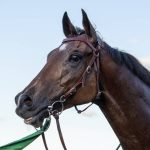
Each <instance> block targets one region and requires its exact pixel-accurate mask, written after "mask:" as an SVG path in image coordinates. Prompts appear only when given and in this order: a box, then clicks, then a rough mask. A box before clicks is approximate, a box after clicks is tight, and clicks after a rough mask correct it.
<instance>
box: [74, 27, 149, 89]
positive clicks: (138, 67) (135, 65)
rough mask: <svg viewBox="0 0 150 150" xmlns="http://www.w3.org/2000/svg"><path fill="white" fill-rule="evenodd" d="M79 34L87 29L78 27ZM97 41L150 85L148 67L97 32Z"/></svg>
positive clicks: (114, 58) (121, 63)
mask: <svg viewBox="0 0 150 150" xmlns="http://www.w3.org/2000/svg"><path fill="white" fill-rule="evenodd" d="M76 30H77V33H78V34H79V35H81V34H85V31H84V30H82V29H80V28H78V27H77V28H76ZM97 41H98V43H100V44H103V46H104V47H105V48H106V50H107V52H108V53H109V54H110V56H111V57H112V59H113V60H114V61H115V62H116V63H117V64H119V65H125V66H126V67H127V68H128V69H129V70H130V71H131V72H132V73H133V74H134V75H135V76H137V77H138V78H139V79H140V80H141V81H143V82H144V83H145V84H146V85H148V86H150V72H149V70H148V69H146V68H145V67H144V66H143V65H142V64H141V63H140V62H139V61H138V60H137V59H136V58H135V57H134V56H132V55H130V54H128V53H126V52H123V51H120V50H118V49H116V48H112V47H111V46H109V45H108V44H107V43H105V42H104V41H103V40H102V38H101V37H100V36H99V35H98V34H97Z"/></svg>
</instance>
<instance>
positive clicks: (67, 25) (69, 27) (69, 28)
mask: <svg viewBox="0 0 150 150" xmlns="http://www.w3.org/2000/svg"><path fill="white" fill-rule="evenodd" d="M62 25H63V31H64V34H65V36H66V37H69V35H77V31H76V29H75V27H74V26H73V24H72V23H71V21H70V19H69V17H68V14H67V12H65V13H64V16H63V19H62Z"/></svg>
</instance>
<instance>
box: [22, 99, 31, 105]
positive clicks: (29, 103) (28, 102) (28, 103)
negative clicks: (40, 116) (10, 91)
mask: <svg viewBox="0 0 150 150" xmlns="http://www.w3.org/2000/svg"><path fill="white" fill-rule="evenodd" d="M24 104H25V105H27V106H32V100H31V98H30V97H28V98H26V99H25V100H24Z"/></svg>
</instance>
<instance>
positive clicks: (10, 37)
mask: <svg viewBox="0 0 150 150" xmlns="http://www.w3.org/2000/svg"><path fill="white" fill-rule="evenodd" d="M81 8H83V9H84V10H85V11H86V12H87V14H88V16H89V18H90V20H91V22H92V23H93V25H94V26H95V27H96V30H97V31H99V33H100V35H101V36H102V37H103V39H104V40H105V41H106V42H107V43H108V44H109V45H111V46H112V47H116V48H119V49H120V50H123V51H126V52H128V53H130V54H132V55H133V56H135V57H136V58H138V59H139V60H140V61H141V62H142V63H143V65H144V66H145V67H147V68H150V29H149V27H150V1H149V0H142V1H140V0H132V1H131V0H126V1H120V0H105V1H102V0H95V1H90V0H89V1H88V0H86V1H85V0H82V1H81V0H76V1H69V0H62V1H60V0H55V1H50V0H43V1H42V0H22V1H20V0H13V1H12V0H0V95H1V96H0V133H1V134H0V145H3V144H6V143H9V142H11V141H13V140H16V139H19V138H21V137H23V136H26V135H28V134H30V133H33V132H34V131H35V129H34V128H33V127H32V126H29V125H25V124H24V122H23V120H22V119H21V118H19V117H18V116H17V115H16V114H15V108H16V106H15V103H14V97H15V95H16V94H17V93H18V92H19V91H21V90H22V89H24V88H25V86H27V85H28V84H29V82H30V81H31V80H32V79H33V78H34V77H35V75H36V74H37V73H38V72H39V71H40V69H41V68H42V67H43V66H44V64H45V62H46V56H47V54H48V53H49V52H50V51H51V50H53V49H54V48H55V47H57V46H58V45H60V44H61V42H62V40H63V39H64V35H63V32H62V16H63V13H64V12H65V11H67V12H68V15H69V17H70V19H71V20H72V22H73V24H74V25H75V26H80V27H82V16H81ZM81 107H85V106H81ZM60 123H61V126H62V130H63V134H64V138H65V142H66V145H67V147H68V149H69V150H83V149H86V150H91V149H93V150H99V149H100V150H114V149H115V148H116V147H117V145H118V144H119V141H118V139H117V137H116V135H115V134H114V132H113V130H112V129H111V127H110V125H109V123H108V122H107V120H106V119H105V117H104V116H103V114H102V112H101V111H100V110H99V108H98V107H97V106H92V107H90V108H89V109H88V110H87V111H86V112H85V113H83V114H81V115H78V114H77V113H76V111H75V110H74V109H73V108H72V109H69V110H66V111H64V112H63V113H62V115H61V117H60ZM46 139H47V142H48V146H49V149H53V150H63V148H62V146H61V144H60V141H59V137H58V134H57V129H56V124H55V120H54V119H53V118H52V123H51V126H50V128H49V130H48V131H47V132H46ZM33 149H36V150H44V147H43V143H42V140H41V138H39V139H38V140H36V141H35V142H33V144H31V145H30V146H29V147H27V148H26V149H25V150H33Z"/></svg>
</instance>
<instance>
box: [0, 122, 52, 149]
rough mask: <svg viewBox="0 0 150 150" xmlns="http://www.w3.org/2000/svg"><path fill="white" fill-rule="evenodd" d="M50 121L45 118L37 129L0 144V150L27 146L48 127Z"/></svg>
mask: <svg viewBox="0 0 150 150" xmlns="http://www.w3.org/2000/svg"><path fill="white" fill-rule="evenodd" d="M50 122H51V120H50V119H46V121H45V124H44V125H43V127H42V128H41V129H40V130H38V131H36V132H34V133H32V134H30V135H28V136H26V137H24V138H22V139H20V140H17V141H14V142H11V143H9V144H6V145H4V146H1V147H0V150H22V149H23V148H25V147H26V146H28V145H29V144H30V143H32V142H33V141H34V140H35V139H36V138H38V137H39V136H40V135H41V134H42V133H44V132H45V131H46V130H47V129H48V128H49V126H50Z"/></svg>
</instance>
